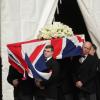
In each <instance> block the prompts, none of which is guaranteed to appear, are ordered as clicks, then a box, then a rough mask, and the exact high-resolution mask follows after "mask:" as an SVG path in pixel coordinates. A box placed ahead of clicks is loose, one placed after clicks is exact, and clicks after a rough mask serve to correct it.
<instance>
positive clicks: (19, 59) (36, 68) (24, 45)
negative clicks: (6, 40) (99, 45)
mask: <svg viewBox="0 0 100 100" xmlns="http://www.w3.org/2000/svg"><path fill="white" fill-rule="evenodd" d="M84 41H85V39H84V35H75V36H73V37H71V38H69V39H67V38H57V39H51V40H30V41H26V42H19V43H13V44H8V45H7V48H8V59H9V63H10V64H11V65H12V66H13V67H14V68H15V69H16V70H17V71H18V72H19V73H21V74H23V75H25V73H26V72H27V73H28V75H29V76H30V77H32V78H43V79H45V80H48V79H49V78H50V76H51V74H52V71H50V72H48V73H47V72H42V71H44V70H45V69H47V67H46V64H45V61H44V55H43V51H44V48H45V46H46V45H49V44H51V45H53V47H54V54H53V57H54V58H55V59H62V58H65V57H70V56H77V55H81V46H82V44H83V42H84Z"/></svg>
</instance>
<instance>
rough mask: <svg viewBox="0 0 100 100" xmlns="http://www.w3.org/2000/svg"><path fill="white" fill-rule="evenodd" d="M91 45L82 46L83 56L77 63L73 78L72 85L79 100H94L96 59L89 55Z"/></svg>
mask: <svg viewBox="0 0 100 100" xmlns="http://www.w3.org/2000/svg"><path fill="white" fill-rule="evenodd" d="M91 47H92V44H91V43H90V42H85V43H84V44H83V48H82V49H83V56H84V57H80V58H79V59H78V60H79V61H77V62H78V63H77V68H76V71H75V73H74V74H73V76H74V83H75V86H76V87H77V89H78V90H79V92H78V97H79V100H96V83H95V78H96V69H97V68H96V67H97V64H96V62H97V60H98V59H97V58H96V57H94V56H92V55H90V54H89V52H90V50H91Z"/></svg>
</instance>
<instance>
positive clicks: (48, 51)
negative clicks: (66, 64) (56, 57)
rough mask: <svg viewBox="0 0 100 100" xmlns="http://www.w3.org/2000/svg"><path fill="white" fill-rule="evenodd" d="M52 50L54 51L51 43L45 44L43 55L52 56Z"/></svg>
mask: <svg viewBox="0 0 100 100" xmlns="http://www.w3.org/2000/svg"><path fill="white" fill-rule="evenodd" d="M53 52H54V48H53V46H52V45H47V46H46V47H45V49H44V56H45V57H46V58H48V57H52V55H53Z"/></svg>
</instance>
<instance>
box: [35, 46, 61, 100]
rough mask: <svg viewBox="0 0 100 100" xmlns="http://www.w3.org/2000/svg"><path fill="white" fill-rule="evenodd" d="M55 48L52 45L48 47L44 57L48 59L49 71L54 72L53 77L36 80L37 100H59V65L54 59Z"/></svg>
mask: <svg viewBox="0 0 100 100" xmlns="http://www.w3.org/2000/svg"><path fill="white" fill-rule="evenodd" d="M53 52H54V48H53V46H52V45H47V46H46V47H45V49H44V56H45V58H46V61H45V63H46V65H47V67H48V68H47V70H46V71H48V72H49V71H50V70H52V75H51V77H50V78H49V80H36V81H35V82H36V86H37V87H36V91H35V93H36V96H35V100H57V94H58V74H59V65H58V63H57V61H56V60H55V59H53V58H52V55H53Z"/></svg>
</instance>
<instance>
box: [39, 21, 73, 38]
mask: <svg viewBox="0 0 100 100" xmlns="http://www.w3.org/2000/svg"><path fill="white" fill-rule="evenodd" d="M71 36H73V31H72V28H70V27H69V26H67V25H64V24H63V23H61V22H53V24H50V25H46V26H45V27H44V28H42V29H41V30H40V34H39V36H38V38H39V39H51V38H61V37H71Z"/></svg>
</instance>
